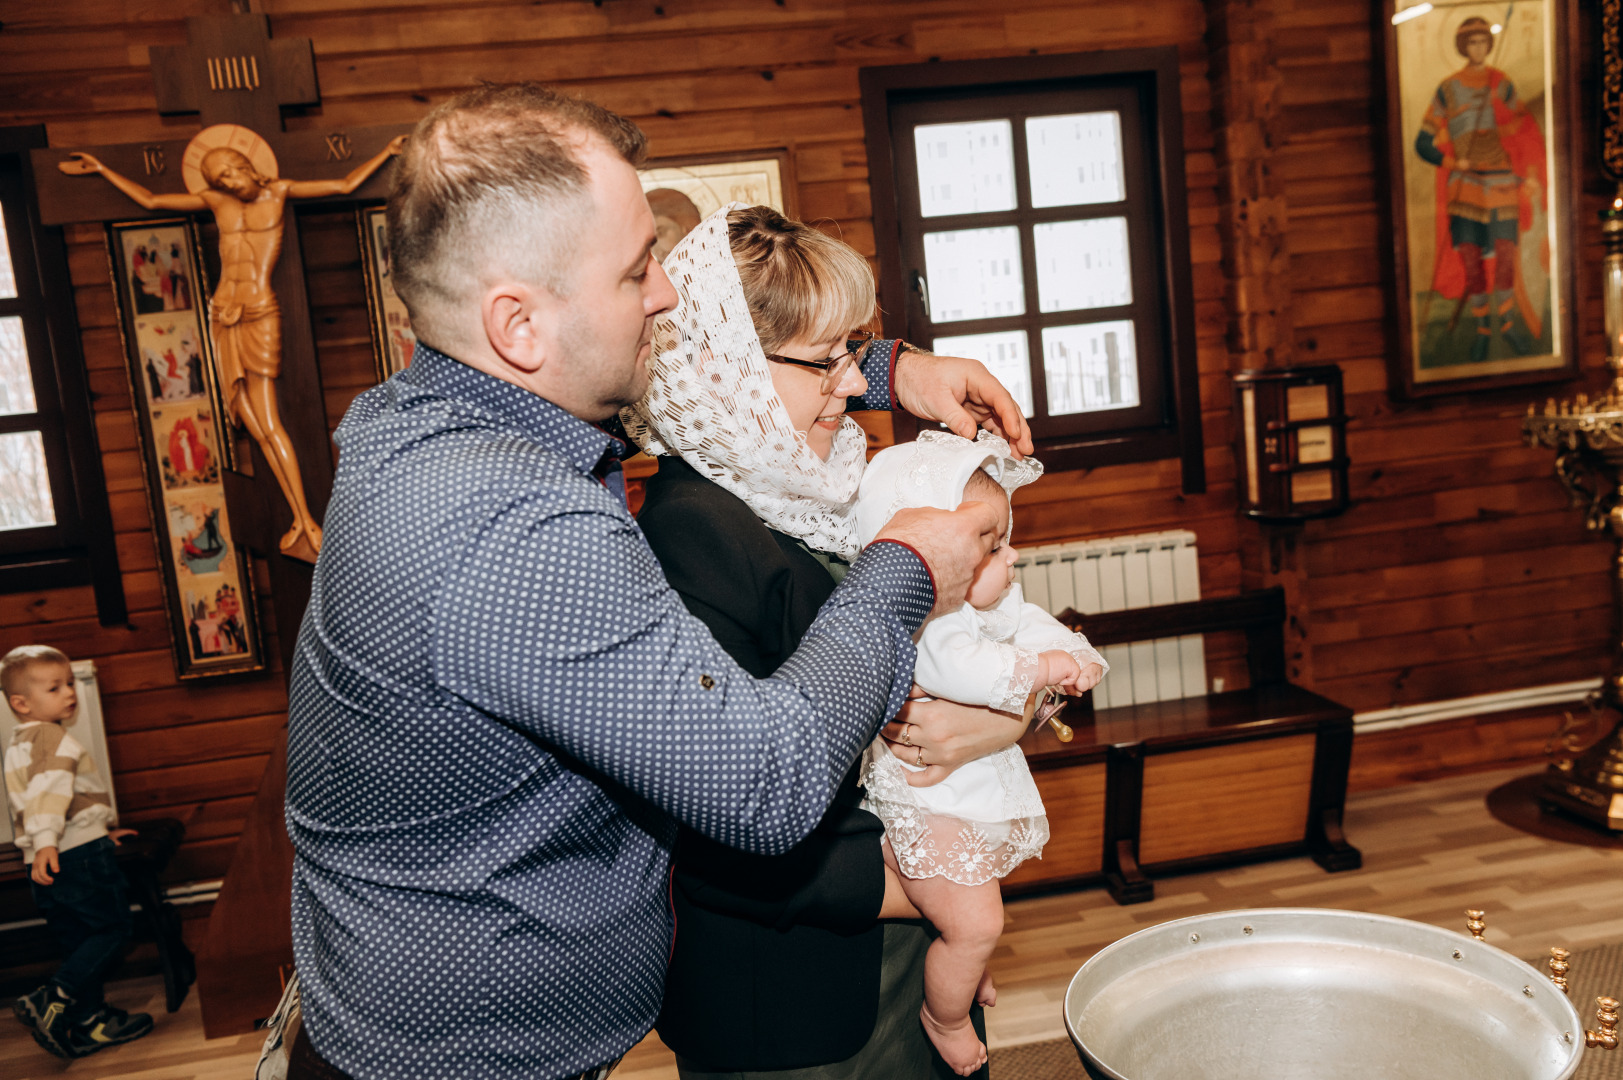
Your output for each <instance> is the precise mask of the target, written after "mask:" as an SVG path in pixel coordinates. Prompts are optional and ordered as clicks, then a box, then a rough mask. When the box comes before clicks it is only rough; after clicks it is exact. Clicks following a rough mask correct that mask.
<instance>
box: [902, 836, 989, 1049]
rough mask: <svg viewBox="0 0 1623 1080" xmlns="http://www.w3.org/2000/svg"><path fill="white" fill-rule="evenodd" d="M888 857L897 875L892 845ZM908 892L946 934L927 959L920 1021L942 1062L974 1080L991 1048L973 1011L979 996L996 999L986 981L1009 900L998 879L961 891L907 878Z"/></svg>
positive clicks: (939, 880)
mask: <svg viewBox="0 0 1623 1080" xmlns="http://www.w3.org/2000/svg"><path fill="white" fill-rule="evenodd" d="M884 851H885V861H886V863H888V864H889V865H890V866H891V868H892V869H896V857H895V855H894V854H892V852H891V850H890V844H889V843H888V842H887V843H886V844H885V845H884ZM902 888H903V889H904V890H905V891H906V893H907V898H908V899H909V900H911V901H913V906H914V907H916V908H918V909H919V912H920V913H921V914H922V915H923V916H924V917H925V918H926V919H929V920H930V923H931V925H933V926H934V927H935V928H936V930H937V931H939V932H940V936H939V937H937V938H936V939H935V941H933V942H931V943H930V951H929V952H928V953H926V954H925V957H924V1008H923V1010H922V1011H921V1012H920V1014H919V1018H920V1020H921V1021H922V1022H923V1024H924V1031H925V1034H927V1035H929V1036H930V1041H931V1042H932V1043H934V1044H935V1048H936V1050H938V1051H939V1052H940V1054H941V1057H942V1059H943V1060H944V1061H946V1063H947V1064H948V1065H950V1066H951V1067H952V1069H953V1071H955V1072H956V1073H958V1075H960V1076H968V1075H969V1074H970V1073H972V1072H974V1071H975V1070H976V1069H979V1068H980V1067H981V1065H982V1064H984V1063H985V1061H986V1047H985V1045H983V1044H982V1043H981V1040H980V1037H979V1036H977V1035H976V1034H975V1028H974V1027H973V1026H972V1025H971V1024H970V1022H969V1007H970V1005H972V1004H973V1003H974V1001H975V999H976V996H977V993H979V994H980V995H981V996H982V1000H983V1001H986V1000H987V999H988V998H989V997H990V987H989V986H984V987H983V980H984V977H985V975H986V962H987V961H988V960H990V959H991V957H992V950H993V949H994V948H996V947H997V939H998V937H999V935H1001V934H1002V933H1003V897H1002V895H1001V893H1000V892H999V890H998V883H997V880H996V879H995V878H994V879H993V880H991V881H988V882H986V883H985V884H982V885H959V884H958V883H957V882H953V881H948V880H947V879H946V878H944V877H932V878H923V879H919V880H914V879H912V878H908V877H903V878H902ZM988 1003H989V1002H988Z"/></svg>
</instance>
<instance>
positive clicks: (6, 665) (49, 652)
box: [0, 645, 73, 698]
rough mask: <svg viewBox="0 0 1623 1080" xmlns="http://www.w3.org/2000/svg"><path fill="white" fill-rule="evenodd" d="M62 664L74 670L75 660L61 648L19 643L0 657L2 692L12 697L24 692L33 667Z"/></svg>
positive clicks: (0, 688)
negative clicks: (24, 683) (26, 680)
mask: <svg viewBox="0 0 1623 1080" xmlns="http://www.w3.org/2000/svg"><path fill="white" fill-rule="evenodd" d="M47 664H49V665H51V666H53V667H54V666H57V665H61V666H62V667H65V668H67V669H68V670H70V671H71V670H73V661H71V660H69V659H68V654H67V653H65V652H63V651H62V650H61V649H53V648H51V647H50V646H49V645H19V646H17V647H16V648H15V649H12V650H11V651H10V652H8V653H6V655H5V656H4V657H0V693H3V694H5V695H6V697H8V698H9V697H10V696H11V695H12V694H20V693H22V692H23V680H24V679H25V678H27V677H28V672H29V670H30V669H31V668H36V667H44V666H46V665H47Z"/></svg>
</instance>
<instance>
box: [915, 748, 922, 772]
mask: <svg viewBox="0 0 1623 1080" xmlns="http://www.w3.org/2000/svg"><path fill="white" fill-rule="evenodd" d="M913 765H914V766H915V767H916V768H920V769H922V768H924V747H922V746H921V747H919V753H918V756H917V757H915V758H914V759H913Z"/></svg>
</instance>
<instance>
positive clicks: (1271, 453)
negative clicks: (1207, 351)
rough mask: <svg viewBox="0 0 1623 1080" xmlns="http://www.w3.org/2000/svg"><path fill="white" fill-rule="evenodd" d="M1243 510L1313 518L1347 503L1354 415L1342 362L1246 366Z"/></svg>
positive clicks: (1238, 400) (1240, 391)
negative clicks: (1345, 396) (1348, 407)
mask: <svg viewBox="0 0 1623 1080" xmlns="http://www.w3.org/2000/svg"><path fill="white" fill-rule="evenodd" d="M1234 399H1235V401H1234V404H1235V412H1236V414H1237V415H1238V416H1239V418H1240V424H1239V433H1240V465H1241V469H1242V472H1241V475H1240V484H1239V488H1240V509H1241V510H1242V511H1244V512H1245V514H1246V515H1247V516H1248V517H1253V518H1256V519H1257V520H1259V521H1273V522H1289V521H1306V520H1307V519H1308V518H1318V517H1329V516H1330V515H1332V514H1339V513H1341V511H1343V510H1345V509H1346V508H1347V436H1346V425H1347V416H1346V412H1345V410H1344V408H1343V404H1342V396H1341V368H1339V367H1337V366H1336V365H1335V364H1316V365H1313V366H1309V367H1293V368H1278V369H1262V370H1251V371H1242V372H1240V373H1239V374H1237V375H1235V376H1234Z"/></svg>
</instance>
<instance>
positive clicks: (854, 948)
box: [621, 205, 1058, 1080]
mask: <svg viewBox="0 0 1623 1080" xmlns="http://www.w3.org/2000/svg"><path fill="white" fill-rule="evenodd" d="M665 270H666V273H667V274H669V276H670V278H671V280H672V282H673V284H675V286H676V289H677V293H678V297H679V300H678V304H677V306H676V307H675V308H674V309H673V310H672V311H671V312H670V313H669V314H668V315H666V316H664V317H662V318H661V319H660V320H659V321H658V322H657V324H656V326H655V331H654V349H653V355H652V357H651V358H650V360H649V379H650V385H649V389H648V392H647V393H646V395H645V396H644V398H643V399H642V400H641V401H640V402H639V403H638V404H637V405H635V406H632V407H631V408H629V409H627V410H625V411H624V412H623V413H622V416H621V419H622V422H623V423H624V424H625V427H626V430H627V431H628V432H629V433H630V434H631V436H632V438H633V439H635V440H636V441H637V443H638V444H639V445H641V446H642V447H643V448H644V449H646V450H648V451H649V452H650V453H652V454H655V455H657V456H659V458H660V467H659V473H658V475H657V476H655V477H654V478H653V479H652V480H651V481H650V482H649V485H648V491H647V498H646V501H645V502H644V505H643V509H642V511H641V514H640V516H639V523H640V525H641V526H642V529H643V532H644V534H645V535H646V536H647V538H648V541H649V544H650V545H651V546H652V548H653V550H654V553H655V555H657V556H658V557H659V560H660V562H661V564H662V566H663V568H664V570H665V574H666V577H667V579H668V580H669V581H670V582H671V584H672V585H673V586H674V587H675V588H676V590H677V592H678V593H679V594H680V595H681V596H682V598H683V600H684V602H685V603H686V604H687V606H688V608H689V609H690V610H691V611H692V612H693V613H694V614H695V615H697V616H698V617H699V618H700V619H702V620H704V621H705V622H706V624H707V625H708V626H709V627H710V629H711V631H712V633H714V634H715V636H716V639H717V640H718V641H719V642H720V643H721V644H722V645H723V646H724V647H725V648H727V650H728V651H729V652H730V653H731V654H732V655H733V656H734V658H735V659H736V660H738V662H739V663H740V665H742V666H743V667H744V668H745V669H746V670H749V671H751V672H759V673H761V674H767V673H770V672H771V671H773V670H775V669H776V668H777V666H778V665H779V664H781V663H782V662H783V661H784V660H785V659H786V658H787V657H788V656H789V654H790V653H791V652H792V651H793V649H794V647H795V646H796V645H797V644H798V643H799V641H800V637H801V636H802V635H803V634H804V633H805V632H806V629H807V627H808V626H809V625H810V623H811V620H812V618H813V617H814V616H815V614H816V611H817V609H818V608H819V607H820V606H821V604H822V603H823V601H824V600H825V599H826V598H827V597H828V595H829V593H830V592H831V591H832V589H833V587H834V583H835V582H836V581H837V580H838V579H839V578H840V577H841V576H843V573H844V569H845V565H846V562H847V561H848V560H850V559H852V558H854V557H855V556H856V554H857V553H858V552H859V551H860V550H861V548H862V546H863V543H864V542H865V539H867V538H865V537H864V536H863V535H862V533H861V530H860V528H859V521H858V505H857V502H856V497H857V490H858V485H859V484H860V483H861V482H862V476H863V470H864V464H865V457H866V454H865V451H866V438H865V436H864V434H863V432H862V429H861V428H860V427H858V425H857V424H856V423H855V422H854V421H853V420H851V419H849V418H848V417H846V416H845V415H844V413H845V409H846V406H847V402H848V401H850V400H853V399H854V400H857V401H859V402H860V396H861V395H863V394H864V393H866V392H867V389H868V388H867V383H866V380H865V379H864V377H863V372H864V370H866V371H867V372H869V373H870V374H873V375H875V376H876V377H878V376H881V375H883V374H884V373H885V372H886V370H887V368H886V364H885V362H886V361H887V360H888V359H889V358H890V355H891V349H892V348H893V346H894V343H891V342H862V341H861V340H860V339H859V338H858V336H857V334H856V332H855V328H857V327H861V326H862V325H863V324H865V323H867V322H868V321H869V320H870V319H871V318H872V316H873V314H874V311H875V302H874V288H873V278H872V274H871V272H870V271H869V268H868V266H867V263H866V262H865V260H863V259H862V257H861V256H860V255H858V254H857V253H856V252H854V251H852V250H851V249H850V248H849V247H847V246H846V245H844V244H842V243H840V242H839V241H836V240H833V239H831V238H829V237H827V236H825V235H823V234H822V233H820V232H818V231H817V230H815V229H811V228H809V227H807V226H805V225H803V224H800V223H798V222H792V221H788V220H786V219H784V218H783V217H782V216H781V215H779V214H777V213H775V212H774V211H772V210H770V209H768V208H765V207H751V208H745V207H741V206H737V205H734V206H728V207H723V208H722V209H721V210H720V211H718V212H717V213H716V214H714V215H712V216H711V217H709V218H707V219H706V220H704V221H703V222H701V223H700V225H699V226H698V227H697V228H696V229H694V231H693V232H692V233H690V234H689V235H688V236H687V237H686V238H685V239H684V240H683V241H682V242H681V243H680V244H678V245H677V247H676V248H675V249H674V250H673V251H672V252H671V253H670V255H669V256H668V257H667V258H666V260H665ZM869 361H875V362H869ZM876 396H877V395H876ZM859 407H868V406H866V405H865V404H859ZM953 441H955V442H956V443H958V444H959V445H961V446H963V447H974V446H977V445H979V444H975V443H971V442H968V441H967V440H963V439H957V438H956V437H953ZM999 445H1001V446H1002V447H1003V449H1004V452H1005V456H1006V457H1008V458H1009V460H1011V461H1012V460H1014V459H1013V458H1012V456H1011V455H1008V454H1007V444H1005V443H1002V442H1001V440H999ZM1024 468H1025V469H1026V470H1027V471H1029V472H1031V475H1033V476H1034V475H1035V471H1034V470H1036V466H1035V464H1034V463H1033V464H1031V465H1028V466H1024ZM1011 475H1012V474H1011ZM963 484H964V481H963V480H962V479H960V480H959V483H958V489H959V491H960V492H961V490H962V488H963ZM954 614H956V613H954ZM1022 671H1023V676H1022V677H1027V678H1029V677H1031V676H1033V675H1034V674H1036V673H1035V672H1032V671H1026V670H1025V669H1022ZM851 677H853V678H860V677H862V672H861V670H860V665H857V664H853V670H852V672H851ZM1055 681H1058V680H1057V679H1056V680H1055ZM1009 692H1010V693H1012V692H1013V691H1012V690H1011V691H1009ZM1004 696H1008V695H1007V694H1005V695H1004ZM981 697H982V699H983V702H984V699H985V698H986V695H985V694H982V695H981ZM938 704H940V705H945V704H946V702H941V703H938ZM952 707H953V708H956V706H952ZM982 715H985V716H986V717H987V720H988V721H989V723H987V728H988V730H998V729H1001V730H1003V731H1005V732H1006V731H1008V730H1009V728H1008V726H1006V722H997V721H992V720H991V714H982ZM994 724H995V725H996V726H995V727H994V726H993V725H994ZM898 726H900V727H901V730H902V732H903V733H904V736H905V734H906V733H908V732H915V733H916V731H917V729H916V728H915V727H914V726H913V725H911V724H907V725H898ZM1012 737H1013V736H1012V735H1011V736H1009V741H1012ZM1004 746H1006V743H1000V744H999V745H998V746H987V747H986V750H987V751H991V750H997V749H1002V748H1003V747H1004ZM915 748H916V746H915ZM1016 753H1018V752H1017V751H1016ZM974 764H977V763H974V762H972V763H971V765H974ZM722 767H725V766H724V765H723V766H722ZM969 767H970V766H964V768H969ZM898 771H900V766H898ZM857 779H858V770H857V769H856V768H855V767H853V769H852V770H851V771H850V772H849V773H848V774H847V775H846V777H845V779H844V782H843V783H842V784H841V786H840V788H839V790H838V793H837V794H836V796H835V800H834V805H833V806H832V807H831V809H830V810H829V813H828V814H827V816H826V817H825V818H824V820H823V821H822V822H821V823H820V824H819V825H818V827H817V828H816V829H815V830H814V831H813V833H812V835H811V836H810V837H808V838H807V839H806V840H805V841H804V842H803V843H802V844H800V845H799V846H797V847H796V848H795V849H794V850H792V851H791V852H789V853H788V854H787V855H784V856H778V857H771V858H767V857H760V856H750V855H744V854H741V853H739V852H736V851H731V850H730V849H726V848H723V847H721V846H720V845H717V844H714V843H712V842H709V841H707V840H705V839H704V838H703V837H701V836H698V835H697V834H694V833H685V834H684V835H683V836H682V838H681V840H680V841H679V844H678V853H677V859H676V873H675V879H674V882H673V885H674V887H673V890H672V901H673V907H674V910H675V915H676V918H677V925H678V933H677V936H676V946H675V949H674V952H673V955H672V958H671V964H670V969H669V972H668V975H667V979H666V987H665V1001H664V1006H663V1008H662V1010H661V1014H660V1018H659V1023H658V1030H659V1032H660V1036H661V1038H662V1039H663V1040H664V1041H665V1043H666V1044H667V1045H669V1046H670V1047H671V1048H672V1049H673V1050H675V1051H676V1054H677V1062H678V1067H679V1070H680V1071H681V1074H682V1076H683V1077H684V1078H685V1080H699V1078H708V1077H715V1076H717V1075H718V1074H725V1075H727V1076H728V1077H759V1078H761V1080H766V1078H767V1077H774V1078H779V1080H811V1078H814V1077H815V1078H825V1077H826V1078H830V1080H832V1078H835V1077H840V1078H850V1077H867V1076H884V1077H886V1078H887V1080H889V1078H895V1080H926V1078H930V1080H933V1078H935V1077H946V1076H951V1075H953V1074H955V1073H956V1074H960V1075H966V1074H968V1073H970V1072H973V1071H975V1070H976V1068H978V1067H979V1066H980V1065H981V1063H983V1062H984V1060H985V1056H984V1048H983V1047H982V1046H981V1043H980V1041H979V1038H978V1037H977V1036H976V1034H975V1032H974V1030H972V1029H971V1028H970V1023H971V1021H970V1019H969V1017H968V1016H964V1017H963V1019H962V1023H963V1032H967V1033H968V1037H967V1043H966V1041H965V1040H964V1039H963V1038H962V1037H961V1036H962V1035H963V1032H958V1033H957V1034H958V1035H959V1036H960V1038H959V1041H958V1043H957V1044H956V1049H957V1051H958V1052H957V1053H955V1054H954V1055H953V1057H954V1060H953V1061H952V1062H951V1063H950V1064H949V1063H947V1062H944V1061H943V1060H942V1059H941V1058H940V1057H938V1056H937V1055H936V1054H934V1053H932V1047H931V1043H932V1041H934V1042H935V1043H936V1044H937V1045H938V1046H939V1045H940V1044H941V1039H940V1038H939V1034H940V1033H939V1032H936V1031H932V1032H930V1033H929V1036H928V1038H927V1037H926V1032H925V1028H924V1027H923V1026H921V1024H920V1019H921V1016H923V1017H925V1018H928V1016H929V1014H928V1013H926V1012H925V1011H924V1009H923V986H924V983H925V966H926V965H925V962H924V960H925V952H926V950H927V947H928V940H927V939H926V938H925V936H924V935H923V933H922V930H921V928H920V927H919V926H917V925H916V924H914V923H895V922H890V923H884V924H881V923H879V922H877V921H876V919H892V918H898V919H899V918H916V917H917V916H918V911H917V909H916V908H915V907H914V906H913V905H912V904H911V903H909V902H908V900H907V897H906V895H905V893H904V891H903V886H902V878H901V876H900V874H898V872H897V869H896V867H895V863H896V860H895V859H894V858H891V859H890V860H889V861H890V863H891V866H890V867H889V868H887V866H886V861H885V858H884V856H883V845H882V840H883V837H884V826H883V825H882V824H881V822H880V821H879V820H878V818H876V817H875V816H874V815H873V814H871V813H868V812H865V811H864V810H863V809H862V808H861V806H860V805H859V804H860V803H861V793H860V792H859V791H858V789H857ZM1027 781H1028V783H1029V776H1028V777H1027ZM909 851H910V852H912V853H915V854H916V852H917V845H913V846H912V847H910V848H909ZM992 887H993V888H994V889H995V887H996V886H995V883H994V884H993V886H992ZM941 914H942V915H943V916H945V914H946V913H945V912H941ZM932 955H933V953H932ZM977 978H978V975H977ZM971 989H972V990H973V986H972V988H971ZM965 1004H966V1006H967V1005H968V1004H969V1003H968V1002H967V1001H966V1002H965ZM949 1011H950V1010H949ZM975 1013H976V1016H977V1018H978V1007H977V1008H976V1009H975ZM966 1049H970V1050H971V1052H970V1053H969V1054H968V1055H967V1059H966V1055H965V1053H964V1051H965V1050H966ZM966 1063H967V1067H966Z"/></svg>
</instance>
